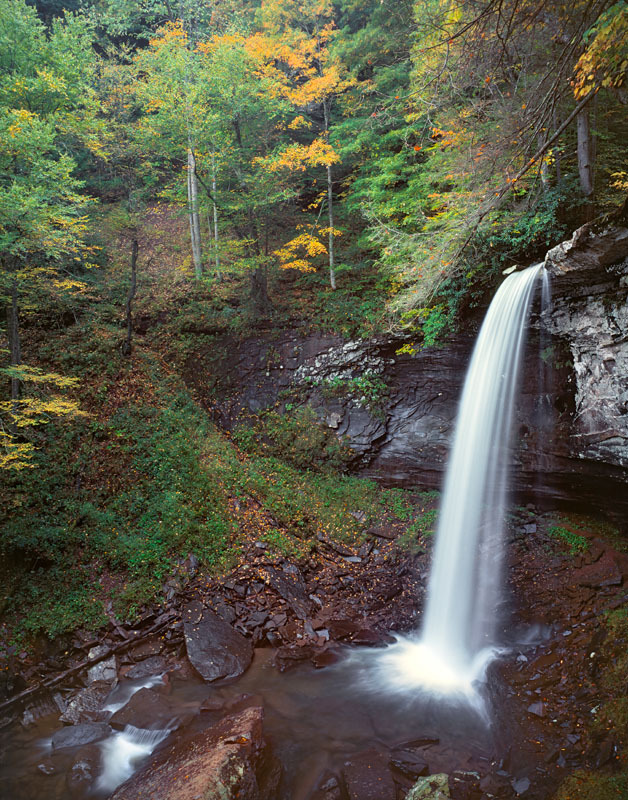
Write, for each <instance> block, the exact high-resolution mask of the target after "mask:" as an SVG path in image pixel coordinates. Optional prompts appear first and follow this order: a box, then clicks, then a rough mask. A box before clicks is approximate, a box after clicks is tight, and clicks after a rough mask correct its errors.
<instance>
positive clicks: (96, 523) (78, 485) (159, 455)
mask: <svg viewBox="0 0 628 800" xmlns="http://www.w3.org/2000/svg"><path fill="white" fill-rule="evenodd" d="M72 338H76V337H75V332H73V333H72ZM85 349H86V350H89V349H90V343H89V342H87V343H85ZM95 350H96V351H97V352H98V353H99V354H100V355H99V358H100V359H101V360H102V361H108V360H110V359H112V358H117V359H118V366H119V368H118V372H117V373H116V372H115V370H113V369H112V370H107V369H105V368H104V365H102V364H101V365H100V369H99V368H98V364H97V362H95V361H94V362H92V361H89V362H86V361H84V360H82V359H81V353H80V352H78V353H77V362H76V363H77V364H78V365H79V371H80V373H81V376H82V378H83V385H82V388H81V390H80V391H81V394H82V396H83V399H84V405H85V407H86V408H87V409H89V410H90V414H89V416H87V417H84V418H80V419H77V420H75V421H73V422H72V423H70V424H57V423H52V422H51V423H50V424H49V425H48V426H46V428H45V430H44V431H43V432H42V434H41V441H40V445H41V446H40V449H39V450H38V451H37V455H36V461H35V468H34V469H30V470H26V471H22V472H21V473H17V474H8V475H5V476H3V481H4V486H3V505H2V509H1V513H0V548H1V550H2V554H3V556H4V557H5V558H9V559H10V560H11V563H13V564H14V565H17V566H16V574H17V572H19V574H20V575H21V578H20V581H19V582H13V584H12V585H9V584H5V587H4V592H3V595H4V597H3V604H4V619H5V622H6V624H7V625H8V628H10V629H11V632H12V633H11V635H12V636H13V638H14V639H15V640H16V641H19V642H21V643H27V640H28V639H29V638H32V637H33V636H36V635H38V634H45V635H46V636H49V637H53V636H56V635H59V634H61V633H63V632H65V631H69V630H72V629H73V628H76V627H85V628H89V629H94V628H96V627H98V626H99V625H100V624H102V623H103V622H104V621H105V620H106V617H105V614H104V608H105V605H106V604H107V603H108V602H112V603H113V609H114V611H115V613H116V615H117V616H118V617H119V618H120V619H122V620H124V619H127V620H132V619H133V618H134V617H135V616H136V615H137V613H138V612H139V611H140V610H141V609H142V607H143V606H145V605H146V604H148V603H154V602H160V601H161V600H163V584H164V582H165V581H166V580H167V579H168V578H169V577H170V576H172V575H176V574H177V571H178V564H179V562H180V561H181V560H182V559H184V558H185V557H186V556H187V555H188V554H189V553H194V554H195V555H196V557H197V558H198V560H199V562H200V564H201V566H202V568H203V569H204V570H206V571H207V572H209V573H211V574H220V573H222V572H224V571H226V570H228V569H229V568H230V567H231V566H232V565H234V564H235V563H237V561H238V559H239V558H240V557H241V553H242V548H243V546H244V543H245V541H248V540H250V539H251V538H253V537H254V538H261V539H262V540H263V541H266V542H267V544H268V545H269V547H270V548H271V549H273V550H275V551H277V552H281V553H283V554H284V555H286V556H290V557H293V558H296V559H299V558H303V557H305V556H306V555H307V554H308V553H309V552H310V548H311V543H312V542H313V541H315V537H316V535H317V534H318V533H324V534H325V535H326V536H328V537H330V538H332V539H337V540H338V541H343V542H348V543H357V542H359V541H361V539H362V537H363V531H364V521H368V520H370V519H371V518H372V517H373V516H374V515H375V514H376V513H377V510H378V497H379V490H378V489H377V487H376V486H375V484H373V483H371V482H369V481H363V480H360V479H358V478H356V477H353V476H349V475H346V474H343V473H342V472H340V471H339V469H338V468H339V467H342V465H343V464H344V453H345V450H344V446H343V445H342V444H341V443H339V442H338V441H337V440H336V439H335V437H333V435H332V434H330V433H329V432H328V431H326V430H325V429H323V428H321V427H320V426H318V425H317V423H316V420H315V418H314V416H313V415H312V414H311V412H309V411H308V410H302V411H299V412H297V413H296V414H294V415H288V416H287V417H285V418H282V417H280V415H278V414H276V413H273V414H267V415H266V416H265V417H264V419H263V422H262V423H261V424H260V428H259V429H255V430H254V431H253V433H252V437H253V438H252V439H251V442H250V445H251V446H250V447H248V448H244V447H242V448H240V447H238V446H237V443H236V442H233V441H231V440H229V439H228V438H227V437H226V436H225V435H224V434H223V433H222V432H221V431H219V430H218V429H217V428H216V426H215V425H214V424H213V422H212V421H211V420H210V418H209V417H208V415H207V413H206V412H205V411H204V410H203V409H202V408H201V406H200V405H199V404H198V403H197V402H196V401H195V399H194V397H193V396H192V395H191V393H190V392H189V390H188V389H187V388H186V387H185V385H184V384H183V382H182V381H181V379H180V378H179V377H178V376H176V375H175V374H172V373H169V372H168V371H167V370H165V369H164V367H163V364H162V363H161V360H160V359H159V358H157V357H155V356H154V355H153V354H151V353H150V352H146V351H138V352H137V353H136V354H135V356H134V358H133V361H132V363H128V362H125V361H124V359H121V357H120V356H119V355H118V354H115V353H114V354H112V353H111V351H110V350H109V349H108V348H107V347H105V346H103V345H102V344H101V347H100V349H98V348H95ZM98 372H100V376H101V377H100V379H98V378H96V374H97V373H98ZM330 437H331V438H330ZM236 439H237V437H236ZM240 444H245V442H243V441H241V442H240ZM247 509H249V511H250V514H251V515H252V517H250V518H249V517H247V515H246V514H245V510H247ZM251 509H252V510H251ZM255 515H258V518H259V520H260V530H261V531H262V533H261V537H260V536H259V535H258V534H257V531H256V516H255ZM358 518H359V519H360V520H362V521H358ZM268 521H270V522H269V523H268V524H270V526H271V527H270V528H268V524H267V522H268ZM262 522H263V524H262ZM264 526H265V527H264ZM18 568H19V569H18ZM7 630H8V629H7V628H5V629H4V631H5V637H4V638H5V639H6V635H8V634H6V631H7Z"/></svg>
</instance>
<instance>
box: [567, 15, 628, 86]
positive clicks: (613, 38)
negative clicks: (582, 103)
mask: <svg viewBox="0 0 628 800" xmlns="http://www.w3.org/2000/svg"><path fill="white" fill-rule="evenodd" d="M592 34H593V38H592V40H591V42H590V44H589V45H588V47H587V49H586V50H585V51H584V53H583V54H582V55H581V56H580V58H579V59H578V62H577V64H576V66H575V68H574V82H573V89H574V94H575V96H576V98H577V99H581V98H583V97H585V96H586V95H587V94H588V93H589V92H590V91H591V89H593V88H595V86H604V87H605V88H610V89H619V88H621V87H622V86H624V85H625V83H626V76H627V75H628V8H626V7H625V6H624V7H621V4H620V3H616V4H615V5H614V6H612V7H611V8H609V9H608V10H607V11H605V12H604V13H603V14H602V15H601V16H600V18H599V19H598V20H597V22H596V24H595V26H594V28H593V30H592Z"/></svg>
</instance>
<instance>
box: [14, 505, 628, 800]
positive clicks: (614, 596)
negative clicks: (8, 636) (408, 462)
mask: <svg viewBox="0 0 628 800" xmlns="http://www.w3.org/2000/svg"><path fill="white" fill-rule="evenodd" d="M417 502H418V496H417ZM557 530H558V531H560V530H561V529H560V528H557V526H556V525H555V524H554V523H553V521H552V519H551V518H550V517H549V516H548V515H544V514H541V513H537V512H536V510H534V509H530V508H528V509H518V510H516V511H515V512H514V515H513V519H512V524H511V534H510V535H511V541H510V546H509V554H510V567H509V585H510V591H509V604H508V608H507V609H505V610H504V630H503V634H502V636H503V641H504V645H505V647H504V651H503V653H502V654H501V655H500V656H499V657H498V658H497V659H496V660H495V661H494V662H493V664H492V665H491V668H490V670H489V674H488V680H487V685H486V687H485V689H484V691H483V694H484V701H485V709H486V711H485V713H484V715H482V714H479V713H478V712H477V710H473V709H472V708H469V707H468V706H465V705H464V704H463V705H457V704H444V703H443V702H441V701H439V700H437V699H434V698H429V697H422V696H420V695H419V694H418V693H407V692H399V693H394V692H393V693H391V692H390V691H388V690H387V691H382V690H381V688H380V686H379V682H378V673H377V671H376V670H374V669H373V665H374V664H376V663H377V659H378V654H379V653H380V652H381V648H384V647H386V646H388V645H389V644H390V642H392V641H393V638H392V636H391V634H394V633H395V632H400V631H401V632H402V631H411V630H414V629H416V628H417V627H418V626H419V625H420V616H421V606H422V596H423V593H424V588H425V582H426V577H427V571H428V568H429V555H430V547H431V542H430V537H429V536H422V537H420V538H419V539H414V540H413V541H410V543H409V544H410V546H411V550H408V549H407V545H408V541H407V539H408V537H407V534H406V531H405V525H404V523H402V522H400V521H396V522H394V521H393V520H382V522H381V524H380V525H378V526H376V527H373V528H371V529H370V530H369V531H366V532H365V535H364V541H363V543H362V544H361V545H360V546H359V547H358V548H347V547H343V546H339V545H337V544H334V543H332V542H329V541H326V540H325V539H324V537H321V539H320V541H319V542H318V547H317V548H316V550H315V551H314V552H313V553H312V555H311V556H310V557H309V558H308V559H307V560H306V561H302V562H299V563H292V562H291V561H289V560H288V559H286V558H284V557H282V556H279V555H276V554H275V555H274V554H272V553H271V552H270V551H269V549H268V547H267V546H264V545H263V544H262V543H260V542H257V543H255V542H253V543H251V546H250V550H249V552H248V553H247V554H246V557H245V558H244V559H243V561H242V566H241V567H239V568H238V569H236V570H234V571H233V573H232V574H230V575H228V576H226V577H225V578H224V579H222V580H220V581H218V580H215V579H208V578H207V577H206V576H204V575H203V574H201V573H199V572H198V570H197V565H196V564H195V562H194V559H188V560H187V562H186V563H185V564H182V567H181V570H182V575H181V577H180V579H179V581H178V583H177V582H173V586H172V592H171V596H170V599H169V600H168V602H167V603H166V605H165V606H164V607H163V608H161V609H155V610H150V611H147V613H146V615H145V617H144V619H143V620H142V621H140V623H138V624H137V625H136V627H135V628H133V629H130V628H127V627H125V626H123V625H122V624H121V623H119V622H117V621H115V620H112V623H111V625H110V629H109V631H108V632H103V634H102V636H101V637H100V638H99V639H98V640H97V641H94V640H90V639H87V637H81V636H79V635H77V636H76V637H75V638H74V639H73V640H72V641H65V642H60V643H58V645H59V647H60V648H61V647H62V648H63V649H62V650H59V651H57V652H53V653H51V654H49V655H48V657H47V658H45V659H43V660H42V661H40V662H37V663H28V661H27V660H25V661H24V662H22V663H21V666H20V669H19V672H21V674H22V676H23V678H24V679H25V680H28V682H29V683H31V684H33V683H36V682H37V680H40V681H46V680H47V681H50V680H51V679H53V680H54V678H55V676H57V675H58V674H60V667H65V668H66V670H67V669H72V667H76V668H77V669H76V673H75V674H74V675H69V676H66V678H65V679H64V680H61V681H60V682H59V683H57V684H56V685H54V686H52V687H51V688H50V689H49V690H48V691H41V692H39V693H38V694H37V695H34V696H32V697H29V696H27V697H26V698H24V700H23V704H22V706H12V707H9V708H5V709H4V711H3V713H4V714H5V718H4V720H3V728H2V731H1V747H2V755H3V757H2V767H1V768H0V779H1V781H2V786H3V787H4V788H3V796H6V797H7V798H8V797H10V798H12V800H13V799H14V800H20V798H29V800H38V798H41V799H42V800H43V799H44V798H46V800H55V798H56V799H57V800H64V799H65V798H81V797H88V796H97V797H112V798H116V800H131V798H133V800H135V798H140V797H142V798H144V797H146V798H155V799H156V798H169V800H174V798H180V799H181V800H192V798H198V797H203V798H213V797H216V798H219V797H220V798H235V797H239V798H249V799H250V800H256V799H257V798H268V800H270V798H277V800H279V799H280V798H286V800H300V799H301V798H302V799H303V800H314V798H316V800H346V798H352V799H355V800H358V799H359V800H369V799H370V798H373V800H399V798H405V797H411V798H414V799H415V800H416V798H419V797H421V798H428V797H431V798H442V797H448V796H449V797H451V798H453V799H454V800H472V799H473V800H480V799H481V800H489V798H492V797H497V798H512V797H518V796H522V797H524V798H530V800H534V799H536V800H542V799H545V798H550V797H551V796H552V795H553V793H554V792H555V790H556V787H557V786H558V785H559V783H560V782H561V780H562V779H563V778H564V777H565V776H566V775H568V774H570V773H571V772H573V771H574V770H576V769H578V768H582V767H592V768H595V769H598V770H602V771H611V772H612V770H614V769H615V768H616V767H617V765H618V764H619V761H618V758H619V756H620V755H621V754H620V752H619V744H620V742H619V741H617V740H616V739H615V738H614V734H613V733H612V732H608V731H607V730H606V729H605V727H604V726H603V725H602V726H597V727H596V726H595V725H593V724H592V721H594V720H595V717H596V714H599V713H601V712H600V709H601V708H603V705H604V703H605V701H606V700H608V699H609V696H610V695H611V694H612V690H611V689H609V687H608V685H607V684H606V683H605V682H604V680H603V678H604V674H605V672H606V670H608V669H610V667H611V666H612V664H611V662H612V660H613V658H616V657H617V654H616V653H614V651H613V650H612V648H611V647H609V642H605V641H604V637H605V635H606V634H605V626H604V621H605V615H606V614H607V613H608V612H609V610H612V609H614V608H619V607H620V606H622V605H623V604H624V603H625V602H626V599H627V598H626V590H625V588H624V582H625V580H627V579H628V555H626V554H624V553H623V552H620V551H618V550H617V549H616V547H615V546H614V544H615V543H614V542H611V541H609V539H608V538H607V536H606V534H605V532H604V529H601V528H599V526H595V525H590V526H587V525H586V523H584V522H582V523H581V524H580V525H579V528H578V534H577V536H578V537H579V538H578V539H577V542H576V543H577V549H578V550H580V551H581V552H578V553H575V552H571V551H573V550H574V541H576V540H574V539H573V538H572V540H569V538H568V537H567V539H561V538H560V535H559V536H558V538H557V535H556V531H557ZM400 542H404V546H403V547H402V546H400ZM86 658H87V659H88V661H89V665H88V667H89V668H88V669H82V668H81V664H82V663H83V661H85V659H86ZM18 663H19V654H17V656H16V661H15V664H14V667H15V669H16V673H17V671H18V669H17V665H18ZM15 688H17V684H16V685H15ZM18 712H19V714H18ZM421 782H422V783H421ZM413 787H414V788H413Z"/></svg>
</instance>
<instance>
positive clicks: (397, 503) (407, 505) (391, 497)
mask: <svg viewBox="0 0 628 800" xmlns="http://www.w3.org/2000/svg"><path fill="white" fill-rule="evenodd" d="M410 497H411V495H410V492H408V491H407V490H406V489H385V490H384V491H383V492H382V497H381V502H382V504H383V506H384V508H385V509H386V510H387V511H389V512H390V513H391V514H392V515H393V516H394V517H396V518H397V519H400V520H403V521H406V520H409V519H410V517H411V516H412V514H413V513H414V508H413V505H412V502H411V499H410Z"/></svg>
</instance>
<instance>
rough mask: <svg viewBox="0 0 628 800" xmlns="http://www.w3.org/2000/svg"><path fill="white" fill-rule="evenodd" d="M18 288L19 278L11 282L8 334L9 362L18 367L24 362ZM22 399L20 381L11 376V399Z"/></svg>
mask: <svg viewBox="0 0 628 800" xmlns="http://www.w3.org/2000/svg"><path fill="white" fill-rule="evenodd" d="M18 308H19V307H18V289H17V278H13V282H12V283H11V305H10V306H9V309H8V314H7V318H8V334H9V363H10V364H11V366H12V367H16V366H18V365H19V364H21V363H22V348H21V346H20V324H19V318H18ZM19 399H20V381H19V379H18V378H11V400H15V401H17V400H19Z"/></svg>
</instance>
